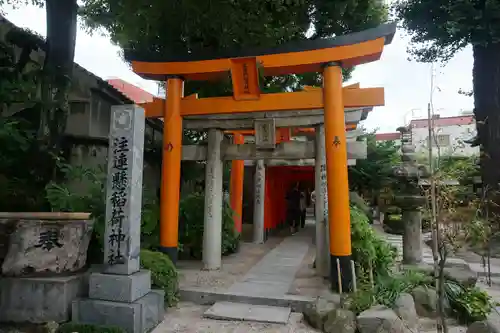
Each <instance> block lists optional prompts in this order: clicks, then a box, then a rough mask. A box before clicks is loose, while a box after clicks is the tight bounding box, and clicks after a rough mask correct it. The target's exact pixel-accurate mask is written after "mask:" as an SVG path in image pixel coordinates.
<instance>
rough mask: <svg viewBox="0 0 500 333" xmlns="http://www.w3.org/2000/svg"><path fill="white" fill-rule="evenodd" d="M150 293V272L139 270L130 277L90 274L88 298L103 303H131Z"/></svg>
mask: <svg viewBox="0 0 500 333" xmlns="http://www.w3.org/2000/svg"><path fill="white" fill-rule="evenodd" d="M150 291H151V272H150V271H148V270H140V271H139V272H136V273H134V274H130V275H118V274H103V273H92V274H91V275H90V280H89V297H90V298H92V299H100V300H103V301H114V302H127V303H131V302H134V301H136V300H138V299H139V298H141V297H143V296H144V295H146V294H147V293H149V292H150Z"/></svg>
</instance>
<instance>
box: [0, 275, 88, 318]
mask: <svg viewBox="0 0 500 333" xmlns="http://www.w3.org/2000/svg"><path fill="white" fill-rule="evenodd" d="M85 275H86V273H80V274H75V275H70V276H56V277H12V278H10V277H5V278H0V295H2V297H0V322H16V323H26V322H28V323H35V324H38V323H46V322H49V321H54V322H57V323H62V322H66V321H68V320H69V319H70V313H71V303H72V302H73V301H74V300H75V299H77V298H78V297H83V296H85V295H86V294H87V290H88V289H87V288H88V286H87V284H86V278H85Z"/></svg>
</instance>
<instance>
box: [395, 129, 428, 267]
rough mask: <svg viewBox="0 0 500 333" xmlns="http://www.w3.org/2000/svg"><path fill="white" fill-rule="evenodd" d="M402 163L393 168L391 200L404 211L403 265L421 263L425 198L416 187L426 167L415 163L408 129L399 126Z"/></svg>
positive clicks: (413, 148) (425, 174) (424, 175)
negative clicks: (394, 178) (392, 198)
mask: <svg viewBox="0 0 500 333" xmlns="http://www.w3.org/2000/svg"><path fill="white" fill-rule="evenodd" d="M398 131H399V132H401V153H402V154H401V164H400V165H398V166H397V167H395V168H394V170H393V171H394V176H395V177H396V179H397V188H396V191H395V197H394V202H395V204H396V205H397V206H399V207H400V208H401V210H402V211H403V216H402V223H403V224H404V232H403V264H419V263H421V262H422V212H421V208H422V207H423V206H424V205H425V200H426V198H425V197H424V196H422V193H421V190H420V188H419V186H418V181H419V179H420V178H421V177H426V176H427V172H426V169H425V168H424V167H423V166H422V165H418V164H417V162H416V158H415V155H416V154H415V146H414V145H413V144H412V140H411V129H410V128H408V127H400V128H398Z"/></svg>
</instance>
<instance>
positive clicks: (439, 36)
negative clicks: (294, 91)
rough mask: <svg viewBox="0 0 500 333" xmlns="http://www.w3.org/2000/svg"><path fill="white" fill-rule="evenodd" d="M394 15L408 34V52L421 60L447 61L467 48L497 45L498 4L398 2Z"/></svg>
mask: <svg viewBox="0 0 500 333" xmlns="http://www.w3.org/2000/svg"><path fill="white" fill-rule="evenodd" d="M395 14H396V16H397V17H398V18H399V19H401V20H402V23H403V27H404V28H405V29H407V30H408V31H409V32H410V33H411V35H412V42H413V44H414V45H415V48H413V49H411V53H412V54H413V55H414V56H415V57H416V58H417V59H418V60H421V61H426V62H432V61H436V60H445V61H447V60H449V59H451V57H453V55H454V54H455V53H456V52H457V51H459V50H460V49H462V48H464V47H465V46H467V45H470V44H473V45H487V44H492V43H498V42H500V24H499V23H498V22H499V21H498V18H499V17H500V2H498V1H484V0H455V1H448V0H399V1H397V2H396V5H395Z"/></svg>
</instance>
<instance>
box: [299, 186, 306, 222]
mask: <svg viewBox="0 0 500 333" xmlns="http://www.w3.org/2000/svg"><path fill="white" fill-rule="evenodd" d="M306 193H307V192H306V190H302V191H300V227H301V228H302V229H304V227H305V226H306V209H307V198H306V195H307V194H306Z"/></svg>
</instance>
